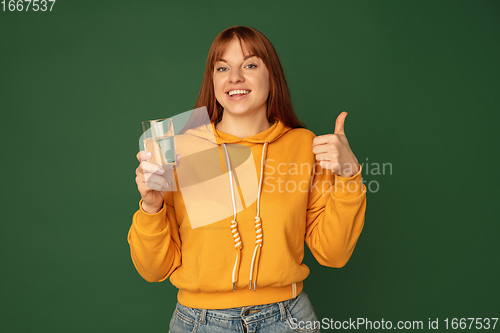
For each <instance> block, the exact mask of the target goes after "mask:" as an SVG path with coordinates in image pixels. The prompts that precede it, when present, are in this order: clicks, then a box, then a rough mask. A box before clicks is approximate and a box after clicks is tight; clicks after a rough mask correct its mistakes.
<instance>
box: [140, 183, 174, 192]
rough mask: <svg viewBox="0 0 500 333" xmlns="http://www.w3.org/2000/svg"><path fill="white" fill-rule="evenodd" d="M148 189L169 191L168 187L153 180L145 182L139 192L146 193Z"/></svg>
mask: <svg viewBox="0 0 500 333" xmlns="http://www.w3.org/2000/svg"><path fill="white" fill-rule="evenodd" d="M148 190H153V191H158V192H166V191H168V188H167V187H164V186H162V185H160V184H156V183H152V182H147V183H144V184H142V185H141V186H140V188H139V192H141V193H144V194H146V192H147V191H148Z"/></svg>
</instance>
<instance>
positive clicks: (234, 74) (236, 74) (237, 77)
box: [229, 68, 245, 83]
mask: <svg viewBox="0 0 500 333" xmlns="http://www.w3.org/2000/svg"><path fill="white" fill-rule="evenodd" d="M229 81H230V82H231V83H238V82H242V81H245V79H244V77H243V75H242V73H241V69H240V68H235V69H233V70H231V74H230V76H229Z"/></svg>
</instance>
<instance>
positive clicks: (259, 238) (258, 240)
mask: <svg viewBox="0 0 500 333" xmlns="http://www.w3.org/2000/svg"><path fill="white" fill-rule="evenodd" d="M222 146H223V147H224V151H225V153H226V160H227V167H228V170H229V171H228V173H229V185H230V187H231V198H232V201H233V220H232V221H231V232H232V234H233V240H234V247H235V249H236V259H235V262H234V268H233V277H232V278H233V291H236V283H237V282H238V275H239V270H240V260H241V259H240V258H241V248H242V242H241V237H240V233H239V232H238V223H237V222H236V199H235V195H234V187H233V172H232V170H231V161H230V159H229V154H228V152H227V148H226V144H225V143H223V144H222ZM266 148H267V142H264V146H263V147H262V157H261V161H260V181H259V189H258V192H257V214H256V216H255V249H254V251H253V257H252V264H251V266H250V285H249V289H252V282H253V290H254V291H255V289H256V286H257V273H258V269H259V261H260V251H261V248H262V245H263V238H264V233H263V231H262V222H261V218H260V195H261V193H262V181H263V179H264V164H265V157H266Z"/></svg>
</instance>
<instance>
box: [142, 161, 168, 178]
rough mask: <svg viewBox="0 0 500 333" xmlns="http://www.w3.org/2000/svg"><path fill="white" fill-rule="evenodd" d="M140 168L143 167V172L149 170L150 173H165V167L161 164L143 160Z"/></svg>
mask: <svg viewBox="0 0 500 333" xmlns="http://www.w3.org/2000/svg"><path fill="white" fill-rule="evenodd" d="M140 168H141V169H142V171H143V173H144V172H149V173H157V174H160V175H161V174H163V173H165V169H163V168H162V167H161V166H159V165H158V164H154V163H151V162H147V161H142V162H141V164H140Z"/></svg>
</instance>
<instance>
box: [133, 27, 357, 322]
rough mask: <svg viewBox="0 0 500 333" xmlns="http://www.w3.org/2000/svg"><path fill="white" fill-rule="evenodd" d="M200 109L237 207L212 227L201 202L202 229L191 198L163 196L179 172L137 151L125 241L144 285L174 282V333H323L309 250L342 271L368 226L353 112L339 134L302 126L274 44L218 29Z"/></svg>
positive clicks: (243, 31)
mask: <svg viewBox="0 0 500 333" xmlns="http://www.w3.org/2000/svg"><path fill="white" fill-rule="evenodd" d="M201 107H206V111H207V112H208V117H209V118H210V126H211V129H212V130H213V134H214V136H215V140H212V141H213V142H212V143H213V144H214V145H216V147H218V149H219V150H220V152H221V159H222V161H223V165H225V167H226V168H224V170H227V171H226V172H224V174H225V177H226V178H224V179H226V180H227V179H228V184H229V185H228V187H230V190H231V198H230V199H228V200H229V202H227V201H224V204H225V205H226V206H227V207H229V208H228V209H230V207H231V203H232V208H233V209H232V213H233V214H232V216H228V217H223V218H221V219H220V220H217V221H208V219H209V217H208V216H214V214H217V211H218V210H219V209H218V208H217V204H215V203H213V202H215V201H213V200H214V199H217V198H216V197H217V196H218V195H217V193H215V195H213V194H212V195H205V196H203V195H201V196H200V197H199V198H200V199H199V200H198V204H199V206H200V207H206V208H203V209H202V210H203V212H204V213H206V216H207V222H206V223H202V224H201V225H196V226H195V222H194V220H193V219H191V220H190V219H189V218H188V216H187V215H188V214H187V213H186V207H185V205H184V203H185V201H183V200H185V199H186V195H187V190H186V192H185V193H184V192H183V189H182V188H181V189H180V190H176V191H168V189H169V187H170V186H171V184H172V182H173V181H175V178H174V175H173V174H172V173H170V174H169V173H168V172H166V171H165V170H163V169H161V168H160V167H159V166H158V165H155V164H152V163H149V162H147V161H146V160H147V159H148V158H149V156H150V155H149V156H148V153H147V152H146V151H141V152H139V153H138V154H137V158H138V160H139V162H140V165H139V167H138V168H137V171H136V173H137V177H136V182H137V185H138V189H139V192H140V194H141V197H142V199H141V200H140V203H139V210H138V211H137V212H136V213H135V214H134V217H133V223H132V226H131V227H130V230H129V234H128V242H129V244H130V249H131V256H132V260H133V262H134V265H135V267H136V269H137V270H138V272H139V273H140V274H141V276H142V277H144V278H145V279H146V280H147V281H150V282H159V281H164V280H165V279H167V278H169V277H170V281H171V282H172V284H173V285H175V286H176V287H177V288H179V293H178V296H177V299H178V302H177V305H176V309H175V311H174V314H173V316H172V320H171V322H170V332H193V331H195V330H196V331H197V332H302V331H307V332H318V331H319V328H320V322H319V321H318V319H317V316H316V314H315V312H314V309H313V307H312V305H311V302H310V301H309V299H308V296H307V294H306V293H305V292H304V291H303V289H304V282H303V281H304V279H305V278H306V277H307V276H308V275H309V268H308V267H307V266H306V265H304V263H303V262H302V260H303V257H304V242H305V243H306V244H307V245H308V247H309V249H310V250H311V252H312V254H313V255H314V257H315V258H316V259H317V260H318V262H319V263H320V264H322V265H324V266H328V267H342V266H344V265H345V264H346V263H347V261H348V260H349V258H350V257H351V254H352V252H353V250H354V247H355V245H356V242H357V240H358V237H359V235H360V233H361V230H362V228H363V224H364V219H365V208H366V196H365V192H366V188H365V186H364V185H363V183H362V179H361V166H360V165H359V164H358V161H357V159H356V157H355V155H354V154H353V152H352V151H351V149H350V147H349V144H348V142H347V139H346V136H345V133H344V121H345V117H346V115H347V113H345V112H343V113H341V114H340V115H339V116H338V118H337V122H336V125H335V132H334V133H333V134H328V135H322V136H315V135H314V134H313V133H312V132H311V131H309V130H307V129H305V126H304V124H303V123H302V122H301V121H300V120H299V119H298V118H297V116H296V115H295V113H294V111H293V108H292V103H291V101H290V95H289V91H288V87H287V84H286V80H285V76H284V73H283V69H282V66H281V63H280V61H279V58H278V55H277V54H276V51H275V49H274V47H273V45H272V44H271V42H270V41H269V40H268V39H267V38H266V37H265V36H264V35H263V34H262V33H260V32H259V31H257V30H255V29H253V28H249V27H244V26H234V27H230V28H228V29H226V30H224V31H222V32H221V33H220V34H219V35H218V36H217V37H216V38H215V40H214V42H213V43H212V46H211V48H210V51H209V54H208V58H207V64H206V69H205V74H204V77H203V83H202V86H201V89H200V92H199V95H198V100H197V102H196V105H195V108H201ZM193 125H194V126H193ZM198 125H199V126H198ZM197 126H198V127H197ZM190 128H196V130H195V131H191V132H190V130H187V131H186V132H185V133H184V134H183V135H186V136H189V135H191V136H192V137H195V136H196V137H197V138H199V137H203V138H207V137H206V136H203V135H204V134H200V133H202V132H203V130H206V128H207V127H206V126H205V127H204V125H203V124H201V123H200V124H196V119H193V120H192V121H191V126H190ZM208 130H210V127H208ZM230 145H233V146H237V145H240V146H244V147H247V149H249V151H250V152H251V154H250V155H251V161H252V163H251V164H252V165H254V166H255V170H256V175H257V179H258V188H257V186H255V187H256V188H255V190H256V192H257V194H256V195H255V196H254V197H251V199H250V200H248V198H249V196H248V195H246V194H245V193H244V190H245V186H247V184H250V183H251V181H248V179H250V178H251V176H248V175H246V174H245V175H241V174H240V173H241V172H239V171H238V167H237V166H236V167H232V166H231V161H233V162H234V160H235V154H234V151H233V150H231V149H229V148H230ZM181 155H182V154H181ZM231 155H232V156H231ZM231 157H233V158H231ZM179 162H180V161H179ZM304 166H305V168H304ZM304 170H305V171H304ZM167 174H168V175H167ZM166 175H167V176H166ZM228 175H229V178H227V176H228ZM245 177H246V178H245ZM247 178H248V179H247ZM145 179H148V181H147V182H146V180H145ZM325 184H326V186H325ZM250 187H251V186H250ZM242 193H243V194H242ZM183 194H184V197H183ZM238 194H239V195H240V196H239V199H238V198H237V196H238ZM220 196H221V197H223V196H224V195H222V194H220ZM253 199H256V200H253ZM221 200H222V199H221ZM205 201H206V202H205ZM245 201H248V202H245ZM200 209H201V208H200ZM202 219H203V216H202ZM245 277H247V278H245ZM324 288H328V289H330V288H331V286H326V285H325V286H324Z"/></svg>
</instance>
